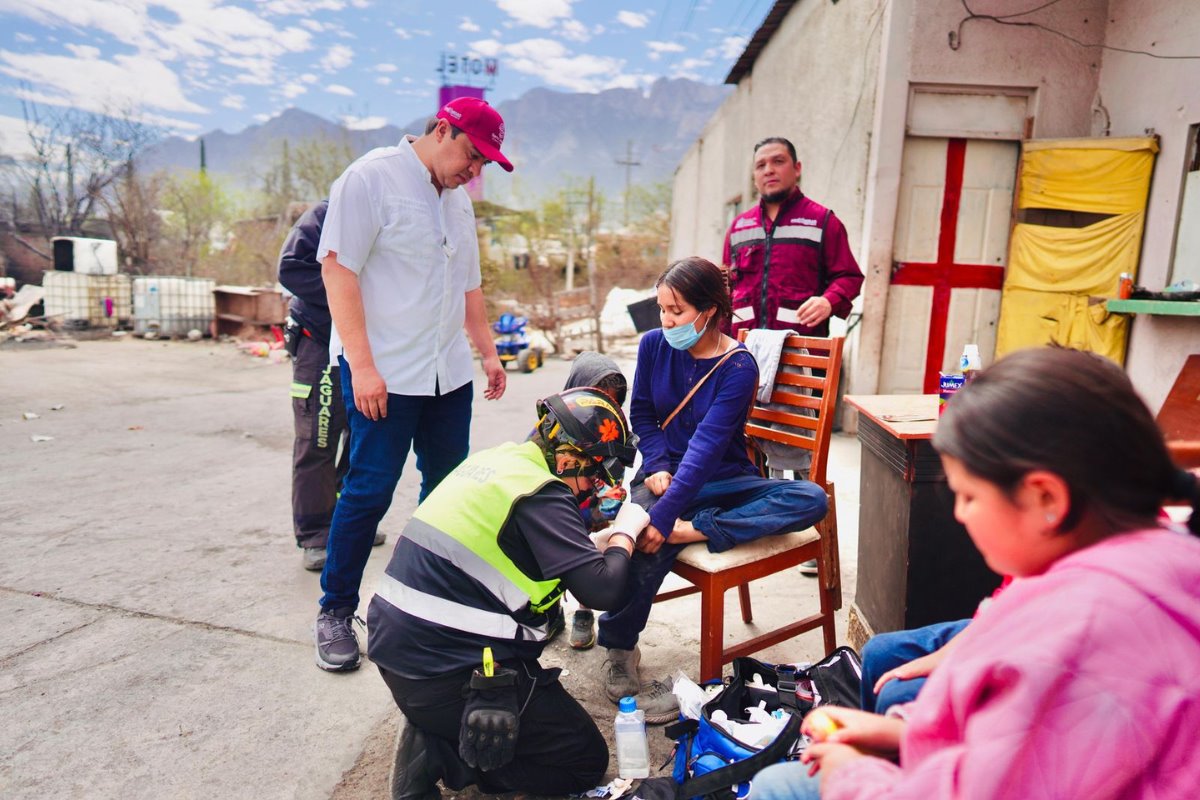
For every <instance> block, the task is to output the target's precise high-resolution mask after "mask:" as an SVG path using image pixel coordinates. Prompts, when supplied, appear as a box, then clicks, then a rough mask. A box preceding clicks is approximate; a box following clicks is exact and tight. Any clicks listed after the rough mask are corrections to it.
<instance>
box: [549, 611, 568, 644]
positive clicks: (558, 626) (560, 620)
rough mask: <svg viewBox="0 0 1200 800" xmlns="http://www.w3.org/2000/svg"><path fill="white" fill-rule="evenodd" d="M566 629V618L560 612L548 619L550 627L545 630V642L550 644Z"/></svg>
mask: <svg viewBox="0 0 1200 800" xmlns="http://www.w3.org/2000/svg"><path fill="white" fill-rule="evenodd" d="M566 628H567V618H566V616H565V615H564V614H563V613H562V611H561V610H560V611H559V612H558V613H557V614H555V615H554V616H553V617H551V618H550V625H549V627H548V628H547V629H546V641H547V642H552V641H554V640H555V639H557V638H558V635H559V634H560V633H562V632H563V631H564V630H566Z"/></svg>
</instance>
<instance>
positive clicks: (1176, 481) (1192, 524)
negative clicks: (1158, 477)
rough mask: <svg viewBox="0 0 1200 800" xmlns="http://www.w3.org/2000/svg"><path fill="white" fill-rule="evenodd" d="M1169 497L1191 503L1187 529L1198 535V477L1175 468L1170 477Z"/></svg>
mask: <svg viewBox="0 0 1200 800" xmlns="http://www.w3.org/2000/svg"><path fill="white" fill-rule="evenodd" d="M1171 497H1177V498H1179V499H1181V500H1186V501H1187V502H1188V503H1190V504H1191V506H1192V516H1191V518H1190V519H1188V530H1190V531H1191V532H1192V533H1193V534H1194V535H1196V536H1200V478H1197V477H1196V475H1195V474H1194V473H1191V472H1188V471H1187V470H1186V469H1177V470H1175V475H1174V476H1173V477H1172V479H1171Z"/></svg>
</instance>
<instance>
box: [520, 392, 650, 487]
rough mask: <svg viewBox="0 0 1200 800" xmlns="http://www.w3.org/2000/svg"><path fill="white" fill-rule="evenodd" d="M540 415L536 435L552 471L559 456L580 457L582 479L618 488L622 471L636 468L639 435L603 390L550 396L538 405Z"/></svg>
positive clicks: (560, 393) (561, 393)
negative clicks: (568, 454)
mask: <svg viewBox="0 0 1200 800" xmlns="http://www.w3.org/2000/svg"><path fill="white" fill-rule="evenodd" d="M537 413H538V424H537V432H538V434H540V438H541V440H542V445H543V452H544V453H545V455H546V462H547V463H548V464H550V466H551V469H553V467H554V456H555V454H556V453H564V452H565V453H570V454H572V455H579V456H581V458H580V461H581V467H580V470H579V474H580V475H581V476H585V477H590V478H599V479H600V480H602V481H604V482H605V483H607V484H608V485H609V486H617V485H619V484H620V482H621V474H622V473H623V472H624V469H623V468H624V467H631V466H633V459H634V456H635V455H636V454H637V441H638V437H637V434H635V433H634V432H633V431H631V430H630V429H629V423H628V422H627V421H626V420H625V414H624V413H622V411H621V409H620V407H619V406H617V405H615V404H614V403H613V401H612V400H611V399H610V398H609V397H608V395H606V394H604V393H603V392H601V391H600V390H598V389H592V388H589V387H580V388H577V389H567V390H566V391H564V392H559V393H558V394H554V395H550V396H549V397H547V398H546V399H544V400H539V401H538V402H537Z"/></svg>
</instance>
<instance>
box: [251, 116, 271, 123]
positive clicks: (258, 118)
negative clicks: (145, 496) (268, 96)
mask: <svg viewBox="0 0 1200 800" xmlns="http://www.w3.org/2000/svg"><path fill="white" fill-rule="evenodd" d="M270 118H271V115H270V114H255V115H254V121H255V122H266V121H267V120H269V119H270Z"/></svg>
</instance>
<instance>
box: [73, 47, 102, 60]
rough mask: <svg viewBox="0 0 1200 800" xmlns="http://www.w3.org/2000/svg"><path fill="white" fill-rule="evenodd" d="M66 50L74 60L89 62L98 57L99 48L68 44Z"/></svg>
mask: <svg viewBox="0 0 1200 800" xmlns="http://www.w3.org/2000/svg"><path fill="white" fill-rule="evenodd" d="M66 48H67V49H68V50H70V51H71V53H72V54H74V55H75V57H76V58H82V59H84V60H90V59H95V58H99V57H100V48H98V47H92V46H90V45H86V44H68V45H66Z"/></svg>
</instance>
